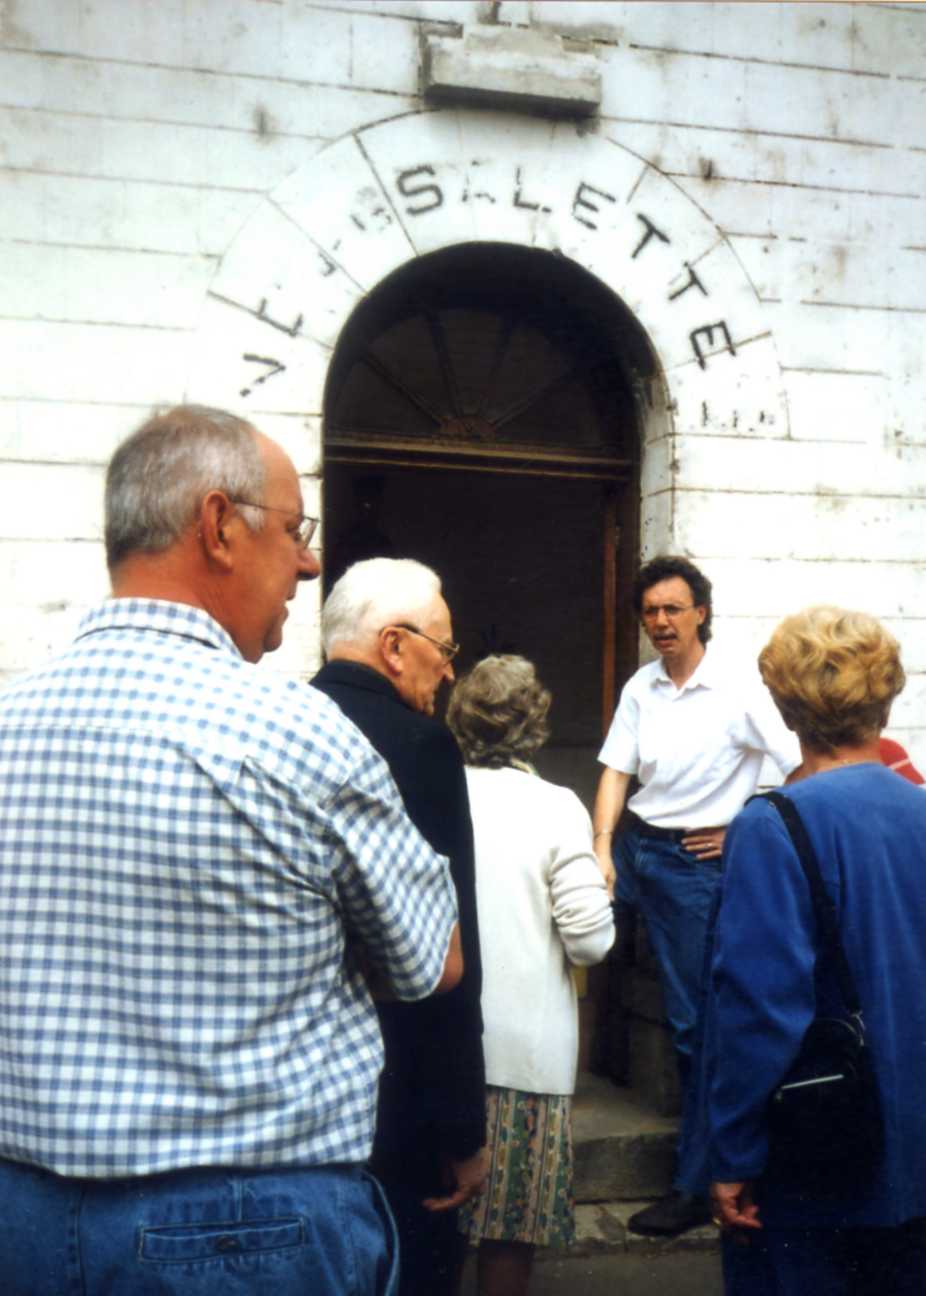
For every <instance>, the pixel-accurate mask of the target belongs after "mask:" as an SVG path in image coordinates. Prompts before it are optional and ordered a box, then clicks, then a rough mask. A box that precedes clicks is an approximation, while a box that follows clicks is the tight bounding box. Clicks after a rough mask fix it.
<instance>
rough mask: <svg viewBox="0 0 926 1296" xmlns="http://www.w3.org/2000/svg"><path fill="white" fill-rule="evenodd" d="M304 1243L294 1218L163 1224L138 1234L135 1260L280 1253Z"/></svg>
mask: <svg viewBox="0 0 926 1296" xmlns="http://www.w3.org/2000/svg"><path fill="white" fill-rule="evenodd" d="M304 1242H305V1230H304V1228H303V1222H302V1220H301V1219H300V1218H299V1216H298V1215H294V1216H291V1217H289V1218H283V1219H272V1220H230V1221H229V1222H228V1223H227V1224H223V1223H218V1224H164V1225H160V1226H159V1227H157V1228H142V1229H140V1230H139V1238H138V1256H139V1259H140V1260H147V1261H149V1262H152V1263H155V1264H171V1263H180V1264H186V1263H189V1262H190V1261H192V1260H214V1259H216V1258H218V1257H225V1258H227V1257H230V1256H236V1255H254V1254H255V1253H257V1252H263V1251H283V1250H285V1249H287V1248H289V1247H298V1246H302V1245H303V1243H304Z"/></svg>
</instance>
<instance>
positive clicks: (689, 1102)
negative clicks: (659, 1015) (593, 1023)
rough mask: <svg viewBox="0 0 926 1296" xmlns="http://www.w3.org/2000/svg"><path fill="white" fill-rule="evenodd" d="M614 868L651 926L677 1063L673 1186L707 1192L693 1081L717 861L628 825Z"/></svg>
mask: <svg viewBox="0 0 926 1296" xmlns="http://www.w3.org/2000/svg"><path fill="white" fill-rule="evenodd" d="M615 867H616V869H617V895H618V900H619V901H620V902H621V903H623V904H630V905H633V906H634V908H636V909H637V910H639V912H640V913H641V914H642V915H643V919H644V921H645V923H646V930H647V936H648V939H649V944H650V948H651V949H652V951H653V956H654V958H655V959H656V962H657V964H658V966H659V972H660V976H661V980H662V991H663V1003H664V1008H665V1014H666V1018H667V1020H668V1023H669V1029H670V1031H671V1032H672V1043H673V1045H674V1047H675V1056H676V1060H677V1062H678V1073H679V1080H680V1084H681V1098H682V1106H683V1111H684V1121H683V1125H682V1135H681V1140H680V1144H679V1152H678V1171H677V1174H676V1178H675V1181H674V1183H675V1187H676V1188H679V1189H681V1190H682V1191H683V1192H703V1191H704V1190H705V1188H706V1186H707V1182H706V1181H707V1159H708V1147H707V1138H706V1127H705V1125H704V1122H703V1119H702V1112H701V1110H700V1102H699V1101H698V1098H697V1096H696V1094H695V1086H694V1084H693V1081H694V1079H695V1076H696V1073H697V1071H698V1070H699V1067H700V1053H701V1050H700V1047H699V1038H700V1032H701V1019H702V1016H703V1008H704V998H705V991H706V986H707V981H706V967H705V963H706V951H707V933H708V929H709V926H710V922H711V917H712V914H713V912H714V909H715V907H716V903H717V897H718V895H719V892H720V878H721V869H720V861H719V860H699V859H696V858H695V856H694V855H692V854H690V853H689V852H688V851H686V850H685V849H684V847H682V846H680V845H677V844H676V843H675V842H672V841H665V840H663V839H661V838H659V837H644V836H643V835H642V834H641V833H639V832H637V831H636V830H635V829H631V830H630V831H628V832H625V833H622V834H621V836H620V837H619V838H618V840H617V842H616V843H615Z"/></svg>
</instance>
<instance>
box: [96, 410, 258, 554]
mask: <svg viewBox="0 0 926 1296" xmlns="http://www.w3.org/2000/svg"><path fill="white" fill-rule="evenodd" d="M211 490H220V491H224V492H225V494H226V495H227V496H228V497H229V499H240V498H244V499H248V500H253V501H255V502H258V501H260V500H261V499H262V498H263V493H264V463H263V459H262V458H261V453H260V447H259V445H258V442H257V434H256V432H255V430H254V428H253V427H252V426H251V424H250V423H247V422H245V420H244V419H240V418H236V417H235V415H234V414H229V413H227V412H226V411H225V410H219V409H209V408H207V407H206V406H203V405H178V406H176V407H175V408H174V409H172V410H168V411H167V412H166V413H159V414H154V415H152V417H151V418H149V419H147V420H146V422H144V423H143V424H142V426H141V427H140V428H138V430H137V431H135V432H133V433H132V434H131V436H129V437H127V438H126V440H125V441H123V442H122V444H121V445H120V446H119V447H118V448H117V450H116V452H115V454H114V455H113V457H112V459H111V460H110V463H109V468H108V469H107V471H106V497H105V498H106V502H105V518H106V522H105V539H106V562H107V564H108V566H109V568H110V570H112V569H113V568H114V567H116V566H117V564H118V563H120V562H121V561H122V560H123V559H124V558H126V557H128V555H129V554H133V553H161V552H163V550H165V549H169V548H170V546H171V545H172V544H173V543H174V541H176V540H178V539H179V538H180V536H181V535H182V534H183V532H184V531H185V530H186V528H187V527H188V526H189V525H190V523H191V522H192V521H193V519H194V518H195V516H196V513H197V510H198V508H199V506H200V504H201V503H202V501H203V499H204V497H205V496H206V495H207V494H208V493H209V491H211ZM242 514H243V516H244V520H245V522H246V523H247V525H248V526H249V527H250V528H251V530H252V531H259V530H260V528H261V526H262V525H263V514H262V513H260V512H259V511H258V510H257V509H248V510H247V512H245V510H242Z"/></svg>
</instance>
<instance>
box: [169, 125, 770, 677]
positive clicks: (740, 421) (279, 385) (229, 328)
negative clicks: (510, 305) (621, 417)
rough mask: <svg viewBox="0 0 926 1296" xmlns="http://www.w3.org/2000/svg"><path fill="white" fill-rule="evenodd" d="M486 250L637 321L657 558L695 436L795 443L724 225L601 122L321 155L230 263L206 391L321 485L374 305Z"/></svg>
mask: <svg viewBox="0 0 926 1296" xmlns="http://www.w3.org/2000/svg"><path fill="white" fill-rule="evenodd" d="M479 241H491V242H495V243H498V242H510V243H515V244H520V245H523V246H525V247H531V248H539V249H545V250H548V251H551V252H555V253H557V254H558V255H560V256H563V257H566V258H569V259H570V260H572V261H574V262H575V263H576V264H578V265H580V266H582V267H583V268H584V269H585V270H587V271H589V272H590V273H591V274H592V275H594V276H595V277H596V278H598V279H599V280H600V281H601V282H602V283H603V284H605V285H606V286H607V287H609V288H610V289H611V290H612V291H613V292H614V293H615V294H616V295H617V296H618V297H619V298H620V299H621V301H622V302H623V303H624V305H625V306H626V307H627V308H628V310H630V311H631V312H632V313H633V314H634V315H635V316H636V318H637V320H638V321H639V324H640V326H641V329H642V330H643V331H644V332H645V334H646V336H647V337H648V339H649V342H650V344H651V346H652V349H653V351H654V353H655V355H656V356H657V358H658V366H659V373H658V374H657V375H656V377H655V378H652V377H650V378H647V379H646V380H645V381H644V380H642V379H641V381H640V382H639V384H638V386H637V390H636V398H637V401H638V404H639V409H640V413H641V419H640V422H641V426H642V427H643V429H644V437H643V441H644V444H643V447H642V467H641V511H640V519H641V520H640V528H641V536H640V542H641V549H642V550H643V551H644V553H645V552H651V551H653V550H655V549H658V548H666V547H672V546H674V545H675V544H677V543H678V533H679V526H680V522H683V520H684V509H685V503H684V492H685V485H686V483H685V470H684V464H683V463H680V461H679V457H678V455H677V453H676V439H677V438H678V437H680V436H685V435H697V434H698V433H711V434H713V435H717V434H726V435H730V436H733V437H743V436H750V435H758V436H761V435H763V434H768V433H769V432H770V431H771V429H772V428H773V427H774V428H775V431H776V433H777V434H779V435H780V431H781V428H782V426H783V425H786V420H787V407H786V403H785V400H784V395H783V387H782V381H781V374H780V369H779V365H778V360H777V356H776V352H775V346H774V340H773V338H772V335H771V331H770V328H769V326H768V324H767V322H766V320H765V318H764V316H763V311H762V307H761V305H760V303H759V301H758V298H757V295H756V293H755V290H754V288H753V286H752V284H751V282H750V281H749V279H748V276H747V275H746V274H745V272H744V271H743V269H742V267H741V265H740V263H739V261H738V259H737V258H736V256H735V254H734V252H733V251H732V249H731V247H730V245H729V243H728V242H727V240H726V239H725V238H724V236H723V234H722V233H721V231H720V230H719V229H718V228H717V226H716V225H715V224H714V223H713V222H712V221H711V220H710V218H709V217H708V216H707V215H706V214H705V213H704V212H703V211H702V210H701V209H700V208H699V207H698V206H697V205H696V204H695V203H694V202H693V201H692V200H691V199H690V198H688V197H687V196H686V195H685V194H684V193H683V192H682V191H681V189H680V188H679V187H678V186H677V185H676V184H675V183H674V182H673V181H671V180H670V179H668V178H667V177H666V176H665V175H663V174H662V173H661V172H660V171H658V170H657V169H656V168H655V167H653V166H651V165H650V164H649V163H647V162H646V161H645V160H643V159H641V158H640V157H638V156H637V155H636V154H634V153H633V152H631V151H630V150H629V149H627V148H625V147H624V146H623V145H621V144H620V143H619V142H617V141H616V140H613V139H610V138H608V137H607V136H605V135H598V134H591V133H588V131H587V128H586V127H583V126H577V125H575V124H573V123H552V122H549V121H545V120H539V119H538V120H535V119H529V118H522V117H515V116H508V115H504V114H498V113H493V112H478V111H476V112H471V111H462V110H454V109H443V110H438V111H424V112H417V113H412V114H409V115H406V116H403V117H398V118H395V119H391V120H389V121H386V122H381V123H378V124H375V125H371V126H367V127H364V128H362V129H359V130H357V131H355V132H353V133H351V134H349V135H347V136H344V137H342V138H341V139H340V140H338V141H336V142H335V143H333V144H331V145H329V146H328V147H326V148H324V149H322V150H320V151H319V152H318V153H317V154H315V155H314V156H313V157H312V158H310V159H309V160H308V161H307V162H306V163H305V164H304V165H303V166H302V167H300V168H299V169H298V170H297V171H295V172H294V173H293V174H292V175H291V176H289V177H288V178H287V179H286V180H285V181H284V182H283V183H282V184H281V185H279V186H278V187H277V188H276V189H275V190H274V191H273V192H272V193H271V194H270V195H269V196H268V198H267V200H266V202H264V203H263V204H262V205H261V207H260V208H259V210H258V211H257V212H256V213H255V215H254V216H253V217H252V218H251V219H250V220H249V221H248V222H247V224H246V225H245V226H244V228H243V229H242V230H241V232H240V233H239V235H238V236H237V238H236V239H235V240H234V242H233V243H232V244H231V246H230V247H229V249H228V251H227V252H226V254H225V256H224V257H223V259H222V263H221V265H220V267H219V270H218V272H217V274H216V276H215V279H214V280H213V283H212V285H211V287H210V289H209V292H208V295H207V298H206V300H205V302H204V306H203V311H202V314H201V318H200V322H199V327H198V330H197V333H196V337H195V344H194V346H193V347H192V348H191V364H190V380H189V385H188V392H187V394H188V397H189V398H190V399H196V400H203V401H209V402H212V403H215V404H220V405H225V406H229V407H231V408H234V409H238V410H241V409H243V410H247V411H249V412H250V413H251V414H252V416H253V418H254V420H255V422H257V423H258V424H259V425H260V426H261V427H264V428H266V430H267V431H268V432H270V433H271V434H272V435H275V436H277V437H278V438H279V439H280V440H281V441H282V442H284V444H286V445H287V448H288V449H290V451H291V452H292V453H293V456H294V458H295V460H296V462H297V465H298V467H299V468H300V471H301V472H302V473H303V474H304V475H305V476H306V477H307V478H308V479H310V481H311V479H313V478H315V479H317V475H318V471H319V466H320V459H321V416H322V411H323V401H324V391H325V381H326V376H327V372H328V365H329V361H330V358H331V355H332V353H333V348H334V345H335V343H336V341H337V339H338V337H339V335H340V332H341V329H342V327H343V325H344V323H345V321H346V320H347V318H348V317H349V316H350V314H351V313H352V311H353V310H354V308H355V306H356V305H357V304H358V302H359V301H360V300H361V298H363V297H364V296H365V294H367V293H368V292H369V291H370V290H371V289H372V288H373V287H374V286H375V285H376V284H377V283H379V282H380V281H381V280H382V279H383V278H384V277H385V276H386V275H388V274H389V273H390V272H391V271H393V270H395V269H396V268H398V267H400V266H402V265H404V264H406V263H407V262H408V261H410V260H411V259H413V258H415V257H418V256H421V255H422V254H423V253H426V252H433V251H436V250H439V249H441V248H446V247H449V246H451V245H454V244H457V243H463V242H479ZM745 484H746V483H744V485H745ZM307 496H308V497H309V498H311V493H310V490H309V491H307ZM296 628H297V630H298V622H297V625H296ZM302 628H303V630H304V634H303V635H302V642H301V644H298V645H297V647H296V648H295V649H294V650H293V651H294V652H295V651H298V653H299V666H300V668H301V669H303V670H305V669H306V665H305V662H306V652H307V650H308V652H309V659H310V663H311V658H312V657H314V655H315V650H314V647H313V646H312V645H311V641H312V640H313V638H314V625H313V624H310V623H309V622H306V623H305V624H304V625H303V627H302Z"/></svg>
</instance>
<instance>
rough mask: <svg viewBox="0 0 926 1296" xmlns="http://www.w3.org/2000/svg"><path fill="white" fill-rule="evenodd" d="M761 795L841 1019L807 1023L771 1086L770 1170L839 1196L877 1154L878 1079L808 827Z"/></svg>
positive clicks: (862, 1177) (880, 1142)
mask: <svg viewBox="0 0 926 1296" xmlns="http://www.w3.org/2000/svg"><path fill="white" fill-rule="evenodd" d="M764 799H765V800H767V801H770V802H771V803H772V805H774V806H775V808H776V809H777V810H778V812H779V814H780V815H781V817H782V819H783V820H784V824H785V827H786V828H787V830H788V833H789V835H790V837H791V841H792V842H793V843H794V849H795V850H796V851H797V857H798V859H799V860H800V863H801V867H802V869H803V870H804V874H805V876H806V878H807V883H808V885H809V887H810V896H811V899H812V901H813V907H814V914H815V917H816V921H817V932H818V936H819V959H820V960H821V962H820V964H819V966H820V967H823V968H825V967H826V965H827V964H828V965H829V967H830V968H831V970H832V973H833V975H834V977H835V982H836V984H837V986H838V987H839V993H840V995H841V997H842V1000H843V1005H844V1009H845V1011H844V1014H843V1015H841V1016H831V1017H823V1016H820V1017H817V1018H815V1020H814V1021H812V1022H811V1024H810V1026H809V1027H808V1028H807V1031H806V1033H805V1034H804V1038H803V1040H802V1041H801V1046H800V1049H799V1051H798V1055H797V1057H796V1058H795V1060H794V1062H793V1064H792V1065H791V1067H790V1069H789V1070H788V1073H787V1075H786V1076H785V1078H784V1079H783V1080H782V1081H781V1083H780V1084H778V1085H776V1087H775V1089H774V1090H773V1091H772V1095H771V1097H770V1099H769V1102H768V1108H767V1123H768V1139H769V1164H768V1173H769V1174H770V1175H774V1177H775V1179H776V1180H777V1181H779V1182H780V1183H782V1185H783V1186H784V1185H786V1186H789V1187H790V1188H791V1189H793V1190H796V1191H800V1192H809V1193H813V1194H815V1195H834V1194H838V1195H843V1194H845V1193H852V1192H853V1191H855V1190H858V1189H859V1188H861V1187H864V1185H865V1184H866V1183H867V1182H869V1181H870V1180H871V1177H872V1175H873V1173H874V1170H875V1168H876V1167H877V1164H878V1162H879V1160H880V1158H881V1155H882V1152H883V1147H884V1131H883V1124H882V1117H881V1103H880V1098H879V1095H878V1084H877V1078H876V1076H875V1073H874V1068H873V1067H872V1063H871V1051H870V1049H869V1048H868V1046H867V1043H866V1040H865V1024H864V1022H863V1020H862V1009H861V1004H860V1002H859V998H858V994H857V992H856V989H855V982H854V980H853V978H852V973H851V971H850V969H849V964H848V962H847V960H846V956H845V952H844V950H843V948H842V942H841V940H840V939H839V927H838V923H837V919H836V910H835V906H834V905H833V902H832V900H831V899H830V897H829V896H828V894H827V892H826V889H825V887H824V885H823V879H822V878H821V876H820V868H819V865H818V864H817V857H816V855H815V853H814V849H813V846H812V845H811V842H810V838H809V836H808V835H807V830H806V828H805V827H804V823H803V821H802V819H801V817H800V815H799V814H798V812H797V810H796V809H795V807H794V802H793V801H792V800H791V799H790V798H789V797H786V796H782V795H781V793H778V792H767V793H765V794H764Z"/></svg>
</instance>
